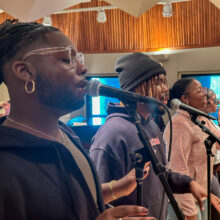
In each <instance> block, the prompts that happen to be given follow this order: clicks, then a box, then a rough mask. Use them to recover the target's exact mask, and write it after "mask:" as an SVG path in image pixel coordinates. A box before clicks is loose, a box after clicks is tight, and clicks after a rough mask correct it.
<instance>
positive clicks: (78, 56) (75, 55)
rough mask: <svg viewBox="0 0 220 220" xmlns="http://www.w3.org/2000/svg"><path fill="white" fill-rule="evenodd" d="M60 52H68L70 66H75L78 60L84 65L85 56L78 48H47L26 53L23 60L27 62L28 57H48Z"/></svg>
mask: <svg viewBox="0 0 220 220" xmlns="http://www.w3.org/2000/svg"><path fill="white" fill-rule="evenodd" d="M59 52H67V58H68V59H66V60H69V64H70V65H75V64H76V62H77V60H78V61H80V62H81V63H82V64H84V55H83V53H81V52H78V51H77V50H76V48H74V47H72V46H67V47H47V48H40V49H36V50H31V51H29V52H28V53H26V54H25V55H24V56H23V57H22V60H23V61H25V60H26V59H27V58H28V57H30V56H32V55H48V54H53V53H59Z"/></svg>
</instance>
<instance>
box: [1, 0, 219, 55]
mask: <svg viewBox="0 0 220 220" xmlns="http://www.w3.org/2000/svg"><path fill="white" fill-rule="evenodd" d="M101 5H108V4H107V3H105V2H100V1H97V0H93V1H92V2H91V3H83V4H80V5H78V6H76V7H73V8H82V7H85V8H87V7H95V6H101ZM172 6H173V16H172V17H170V18H164V17H163V16H162V10H163V6H162V5H156V6H155V7H153V8H152V9H151V10H149V11H148V12H146V13H144V14H143V15H142V16H140V17H139V18H134V17H132V16H130V15H129V14H127V13H125V12H123V11H122V10H119V9H114V10H106V16H107V22H106V23H98V22H97V21H96V16H97V12H96V11H90V12H80V13H79V12H78V13H68V14H57V15H52V20H53V25H54V26H56V27H58V28H59V29H61V30H62V31H63V32H64V33H65V34H66V35H67V36H68V37H69V38H70V39H71V40H72V41H73V42H74V43H75V44H76V46H77V48H78V50H79V51H82V52H84V53H112V52H113V53H118V52H133V51H157V50H161V49H163V48H171V49H183V48H198V47H210V46H219V45H220V10H219V9H217V8H216V7H215V6H214V5H213V4H212V3H210V2H209V0H193V1H189V2H181V3H174V4H172ZM9 17H10V16H8V15H7V14H6V13H3V14H1V15H0V22H2V21H3V20H5V19H6V18H9Z"/></svg>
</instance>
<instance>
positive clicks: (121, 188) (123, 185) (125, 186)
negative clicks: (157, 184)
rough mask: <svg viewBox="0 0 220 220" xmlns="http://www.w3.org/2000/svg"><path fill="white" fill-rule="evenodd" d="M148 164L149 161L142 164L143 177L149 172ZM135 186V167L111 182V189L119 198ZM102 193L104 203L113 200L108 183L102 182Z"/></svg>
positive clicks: (130, 191) (131, 190) (127, 193)
mask: <svg viewBox="0 0 220 220" xmlns="http://www.w3.org/2000/svg"><path fill="white" fill-rule="evenodd" d="M149 164H150V162H147V163H146V164H145V166H144V175H143V178H146V177H147V175H148V173H149V170H150V167H149ZM136 186H137V183H136V177H135V169H132V170H131V171H130V172H129V173H128V174H127V175H125V176H124V177H122V178H121V179H119V180H117V181H115V182H114V183H112V191H113V193H114V196H115V197H116V198H120V197H123V196H127V195H129V194H130V193H132V192H133V191H134V189H135V188H136ZM102 193H103V198H104V202H105V204H106V203H109V202H111V201H112V200H114V199H113V196H112V192H111V191H110V190H109V183H103V184H102Z"/></svg>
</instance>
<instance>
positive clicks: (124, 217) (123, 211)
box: [96, 205, 156, 220]
mask: <svg viewBox="0 0 220 220" xmlns="http://www.w3.org/2000/svg"><path fill="white" fill-rule="evenodd" d="M147 214H148V210H147V209H146V208H144V207H140V206H132V205H123V206H118V207H114V208H111V209H107V210H105V211H104V212H103V213H101V214H100V215H99V216H98V217H97V218H96V220H119V219H121V220H156V219H155V218H154V217H144V216H141V215H147ZM139 215H140V216H139ZM129 216H130V217H129ZM131 216H136V217H131ZM137 216H138V217H137Z"/></svg>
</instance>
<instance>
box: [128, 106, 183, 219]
mask: <svg viewBox="0 0 220 220" xmlns="http://www.w3.org/2000/svg"><path fill="white" fill-rule="evenodd" d="M124 105H125V108H126V110H127V111H128V113H129V116H130V119H131V121H132V122H133V123H134V124H135V126H136V128H137V130H138V136H139V138H140V141H141V142H142V144H143V146H144V147H143V148H141V149H139V150H137V151H135V152H134V153H132V154H131V157H132V160H133V162H134V165H135V170H136V181H137V204H138V205H141V206H142V205H143V167H144V164H145V163H146V162H147V161H151V163H152V166H153V169H154V172H155V173H156V175H158V177H159V178H160V181H161V183H162V185H163V187H164V190H165V192H166V194H167V196H168V198H169V200H170V204H171V205H172V207H173V210H174V212H175V214H176V216H177V219H178V220H184V216H183V214H182V212H181V210H180V209H179V207H178V204H177V202H176V200H175V198H174V196H173V193H172V190H171V189H170V186H169V184H168V182H167V179H166V177H165V173H166V169H165V168H164V165H163V164H161V163H160V162H159V161H158V159H157V157H156V155H155V153H154V151H153V149H152V147H151V144H150V141H149V138H148V137H147V135H146V133H145V131H144V129H143V127H142V125H141V121H140V116H139V114H138V113H137V112H136V108H137V103H135V102H130V103H124Z"/></svg>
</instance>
